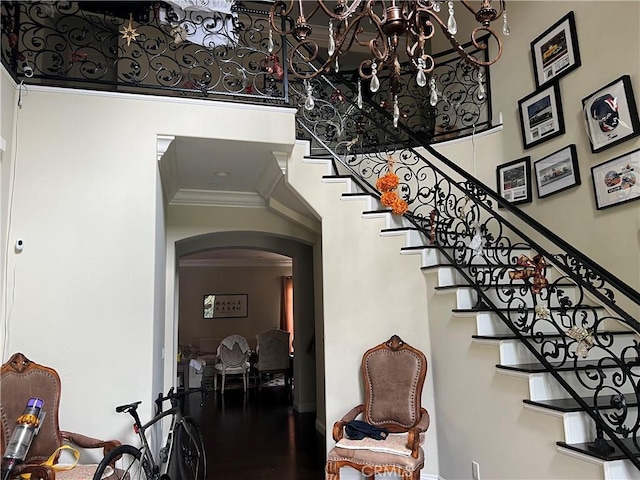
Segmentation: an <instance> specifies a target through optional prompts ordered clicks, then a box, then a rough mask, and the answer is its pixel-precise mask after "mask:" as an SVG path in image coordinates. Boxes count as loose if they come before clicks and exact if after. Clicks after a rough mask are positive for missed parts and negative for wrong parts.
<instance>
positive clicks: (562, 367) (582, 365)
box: [496, 358, 638, 373]
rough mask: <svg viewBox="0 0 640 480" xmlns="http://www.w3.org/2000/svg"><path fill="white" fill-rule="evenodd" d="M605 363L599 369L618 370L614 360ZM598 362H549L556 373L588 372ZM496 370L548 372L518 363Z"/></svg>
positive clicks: (535, 366)
mask: <svg viewBox="0 0 640 480" xmlns="http://www.w3.org/2000/svg"><path fill="white" fill-rule="evenodd" d="M603 360H604V362H603V363H602V364H601V363H598V367H599V368H602V369H609V368H618V364H617V363H613V360H612V359H610V358H605V359H603ZM637 361H638V360H637V359H636V360H632V361H630V362H629V363H635V362H637ZM596 362H600V359H591V360H578V361H577V362H564V363H562V362H549V364H550V365H551V366H552V368H553V369H554V370H556V371H571V370H586V369H587V368H593V366H594V364H595V363H596ZM496 368H499V369H500V370H512V371H516V372H525V373H544V372H546V371H547V368H546V367H545V366H544V365H542V364H541V363H538V362H534V363H517V364H515V365H502V364H497V365H496Z"/></svg>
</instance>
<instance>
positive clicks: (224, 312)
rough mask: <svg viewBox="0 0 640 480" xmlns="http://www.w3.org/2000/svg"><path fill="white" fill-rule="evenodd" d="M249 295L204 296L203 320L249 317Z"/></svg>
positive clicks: (210, 294) (213, 294)
mask: <svg viewBox="0 0 640 480" xmlns="http://www.w3.org/2000/svg"><path fill="white" fill-rule="evenodd" d="M247 299H248V295H246V294H239V295H236V294H234V295H216V294H215V293H209V294H207V295H205V296H204V314H203V318H232V317H246V316H247V315H248V304H247Z"/></svg>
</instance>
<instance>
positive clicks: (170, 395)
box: [156, 387, 206, 413]
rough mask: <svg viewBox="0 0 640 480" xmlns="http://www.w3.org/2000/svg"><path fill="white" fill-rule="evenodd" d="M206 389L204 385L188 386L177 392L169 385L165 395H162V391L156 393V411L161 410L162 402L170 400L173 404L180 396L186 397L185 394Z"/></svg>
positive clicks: (173, 404)
mask: <svg viewBox="0 0 640 480" xmlns="http://www.w3.org/2000/svg"><path fill="white" fill-rule="evenodd" d="M205 391H206V388H205V387H199V388H188V389H187V390H182V391H178V392H174V391H173V387H171V388H170V389H169V391H168V392H167V395H166V396H164V397H163V396H162V393H159V394H158V398H156V408H157V411H158V413H161V412H162V404H163V403H164V402H165V401H167V400H170V401H171V406H175V404H176V402H177V401H178V400H179V399H180V398H182V397H186V396H187V395H191V394H192V393H196V392H202V393H204V392H205Z"/></svg>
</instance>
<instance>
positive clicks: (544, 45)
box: [531, 12, 582, 88]
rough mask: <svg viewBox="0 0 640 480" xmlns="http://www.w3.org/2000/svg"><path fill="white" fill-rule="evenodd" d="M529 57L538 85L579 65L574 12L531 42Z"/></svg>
mask: <svg viewBox="0 0 640 480" xmlns="http://www.w3.org/2000/svg"><path fill="white" fill-rule="evenodd" d="M531 61H532V64H533V74H534V77H535V80H536V86H537V87H538V88H541V87H543V86H545V85H547V84H548V83H550V82H553V81H557V80H559V79H560V78H562V77H564V76H565V75H566V74H568V73H570V72H572V71H573V70H575V69H576V68H578V67H579V66H580V65H582V61H581V60H580V48H579V46H578V34H577V31H576V20H575V16H574V14H573V12H569V13H567V14H566V15H565V16H564V17H562V18H561V19H560V20H558V21H557V22H556V23H554V24H553V25H552V26H551V27H549V28H548V29H547V30H545V31H544V32H542V33H541V34H540V35H539V36H538V37H536V39H535V40H534V41H533V42H531Z"/></svg>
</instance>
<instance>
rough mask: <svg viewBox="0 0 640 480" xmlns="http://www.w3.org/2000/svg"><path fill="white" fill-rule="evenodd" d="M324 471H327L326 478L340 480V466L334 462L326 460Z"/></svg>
mask: <svg viewBox="0 0 640 480" xmlns="http://www.w3.org/2000/svg"><path fill="white" fill-rule="evenodd" d="M325 471H326V472H327V479H326V480H340V468H339V467H337V466H336V464H335V463H333V462H327V466H326V467H325Z"/></svg>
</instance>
